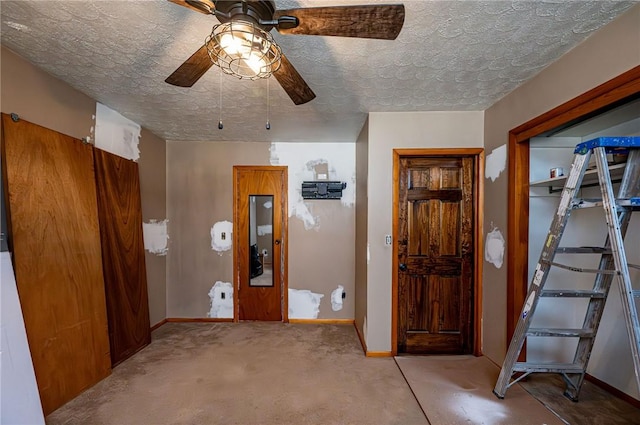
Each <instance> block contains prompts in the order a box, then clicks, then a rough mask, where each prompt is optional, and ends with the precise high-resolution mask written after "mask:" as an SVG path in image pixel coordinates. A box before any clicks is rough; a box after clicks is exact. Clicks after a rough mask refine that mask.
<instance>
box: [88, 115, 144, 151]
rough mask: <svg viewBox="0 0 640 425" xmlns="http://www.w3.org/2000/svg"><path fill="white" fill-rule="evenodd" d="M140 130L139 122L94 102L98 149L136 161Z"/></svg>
mask: <svg viewBox="0 0 640 425" xmlns="http://www.w3.org/2000/svg"><path fill="white" fill-rule="evenodd" d="M140 130H141V127H140V125H139V124H136V123H135V122H133V121H131V120H130V119H128V118H125V117H123V116H122V115H120V114H119V113H118V112H116V111H114V110H113V109H110V108H108V107H107V106H105V105H103V104H101V103H96V129H95V146H96V147H97V148H98V149H102V150H103V151H107V152H111V153H112V154H115V155H118V156H121V157H123V158H126V159H131V160H133V161H137V160H138V158H140V149H138V144H139V142H140Z"/></svg>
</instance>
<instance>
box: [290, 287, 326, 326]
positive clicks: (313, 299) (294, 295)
mask: <svg viewBox="0 0 640 425" xmlns="http://www.w3.org/2000/svg"><path fill="white" fill-rule="evenodd" d="M322 297H324V295H323V294H316V293H314V292H311V291H309V290H308V289H291V288H289V318H290V319H317V318H318V313H320V300H321V299H322Z"/></svg>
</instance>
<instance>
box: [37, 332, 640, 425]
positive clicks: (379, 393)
mask: <svg viewBox="0 0 640 425" xmlns="http://www.w3.org/2000/svg"><path fill="white" fill-rule="evenodd" d="M152 337H153V342H152V343H151V345H149V346H148V347H146V348H145V349H143V350H142V351H140V352H139V353H137V354H136V355H134V356H133V357H132V358H130V359H128V360H127V361H125V362H123V363H122V364H120V365H119V366H118V367H116V368H115V369H114V370H113V373H112V375H111V376H110V377H108V378H107V379H105V380H103V381H101V382H100V383H98V384H97V385H95V386H94V387H93V388H90V389H89V390H87V391H86V392H84V393H83V394H81V395H80V396H79V397H77V398H76V399H74V400H72V401H70V402H69V403H67V404H66V405H65V406H62V407H61V408H60V409H58V410H57V411H55V412H54V413H52V414H51V415H49V416H48V417H47V418H46V421H47V423H48V424H83V425H84V424H118V425H126V424H245V425H250V424H264V425H270V424H274V425H276V424H277V425H280V424H300V425H305V424H380V425H383V424H398V425H400V424H402V425H413V424H416V425H418V424H420V425H422V424H429V423H431V424H433V425H440V424H451V425H453V424H459V423H460V424H490V425H494V424H498V423H504V424H525V423H538V424H543V423H547V424H548V425H551V424H554V423H562V421H560V420H559V419H558V418H557V417H556V416H554V415H553V414H552V412H551V411H550V410H547V409H546V408H545V407H544V406H543V403H544V400H545V397H546V398H547V399H549V398H551V400H553V399H554V397H556V394H555V393H554V392H553V391H551V392H550V394H551V395H545V394H543V393H544V392H545V391H543V390H539V391H538V392H539V393H540V394H538V395H537V397H538V398H539V399H540V400H541V401H536V400H535V399H534V398H533V396H531V395H530V394H528V393H526V392H524V391H522V389H521V388H517V389H516V388H515V386H514V387H513V388H511V389H510V390H509V393H508V397H507V398H506V399H505V400H498V399H497V398H495V397H494V396H493V395H492V394H491V395H490V396H489V395H487V394H486V393H488V394H490V393H491V389H492V388H493V385H494V383H495V377H497V373H498V369H497V367H496V366H495V365H493V364H490V362H489V361H488V360H486V359H483V358H474V357H466V356H461V357H458V358H456V357H452V356H437V357H402V358H398V359H397V361H398V365H399V366H398V365H396V360H394V359H393V358H366V357H364V356H363V354H362V348H361V347H360V343H359V341H358V337H357V335H356V333H355V330H354V328H353V326H344V325H342V326H340V325H295V324H282V323H239V324H234V323H168V324H165V325H164V326H162V327H161V328H159V329H158V330H156V331H155V332H154V333H153V336H152ZM448 357H449V358H448ZM411 359H413V360H411ZM405 360H406V361H405ZM434 361H435V362H434ZM438 361H439V362H440V364H438V363H437V362H438ZM400 369H402V372H401V370H400ZM445 370H448V372H446V373H445V372H443V371H445ZM452 371H453V373H452V374H451V372H452ZM403 373H404V376H403ZM447 374H451V377H450V378H446V375H447ZM494 374H495V377H494V376H493V375H494ZM405 376H406V377H407V380H406V381H405ZM456 376H457V377H456ZM407 382H408V383H409V384H410V385H411V387H410V386H409V385H407ZM438 382H439V384H437V385H435V386H434V383H438ZM513 390H516V391H515V395H514V394H513V393H512V391H513ZM478 391H479V392H478ZM558 391H559V393H558V394H560V395H559V397H562V395H561V393H562V390H561V389H560V390H558ZM414 393H415V396H414ZM447 394H448V395H447ZM605 394H606V393H605ZM582 396H583V397H584V388H583V394H582ZM416 397H417V400H419V401H420V404H419V403H418V401H416ZM608 397H609V399H610V398H612V397H611V396H610V395H609V396H608ZM509 399H512V400H515V399H517V400H518V402H517V403H514V402H509ZM437 400H441V402H440V403H438V402H437ZM505 402H506V403H505ZM621 403H623V404H624V405H626V403H624V402H621ZM545 404H547V403H545ZM573 404H574V405H576V406H577V405H579V404H580V403H573ZM598 405H599V406H602V408H603V409H604V410H602V409H600V415H601V416H600V418H607V415H614V416H615V417H620V418H621V420H622V421H625V420H626V421H627V422H607V421H605V422H583V421H573V418H575V412H574V416H571V418H572V420H571V421H567V422H570V423H575V424H586V423H599V424H609V423H611V424H613V423H636V422H634V420H635V419H634V418H636V419H637V418H638V417H640V415H638V416H635V415H636V414H637V413H638V412H639V410H638V409H635V410H634V408H633V407H630V406H629V405H626V406H623V408H624V409H623V410H615V411H610V412H608V411H607V410H606V409H608V408H609V407H608V403H598ZM446 406H449V407H446ZM452 406H453V410H451V409H450V408H451V407H452ZM460 407H461V408H460ZM591 408H593V406H592V407H591ZM447 409H449V410H450V411H449V412H447ZM532 409H533V410H532ZM563 409H564V408H563ZM616 409H618V407H616ZM625 409H626V410H625ZM628 409H631V410H628ZM534 410H535V413H534ZM554 410H555V411H556V413H558V414H559V415H560V416H562V415H563V412H562V411H558V410H562V409H557V408H556V409H554ZM569 410H570V407H569ZM460 411H464V412H466V416H465V415H462V416H460ZM577 411H578V412H581V410H580V409H578V410H577ZM452 412H453V413H452ZM582 413H583V414H584V415H586V416H587V417H588V416H589V413H588V411H586V412H584V411H583V412H582ZM620 415H622V416H620ZM625 415H626V416H625ZM578 417H579V416H578ZM427 418H428V419H427ZM496 418H499V419H500V421H496ZM523 418H524V419H523ZM527 418H531V419H533V420H532V421H528V420H527ZM554 421H555V422H554Z"/></svg>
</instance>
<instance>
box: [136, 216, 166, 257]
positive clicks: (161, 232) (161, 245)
mask: <svg viewBox="0 0 640 425" xmlns="http://www.w3.org/2000/svg"><path fill="white" fill-rule="evenodd" d="M168 222H169V220H162V221H158V220H149V222H148V223H142V235H143V238H144V249H146V250H147V251H149V252H150V253H152V254H156V255H159V256H162V255H167V251H168V250H169V245H168V243H169V233H168V232H167V223H168Z"/></svg>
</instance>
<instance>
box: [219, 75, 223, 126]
mask: <svg viewBox="0 0 640 425" xmlns="http://www.w3.org/2000/svg"><path fill="white" fill-rule="evenodd" d="M219 76H220V78H219V84H218V86H219V87H218V93H220V100H219V101H218V108H219V109H218V130H222V128H223V127H224V126H223V125H222V68H220V74H219Z"/></svg>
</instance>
